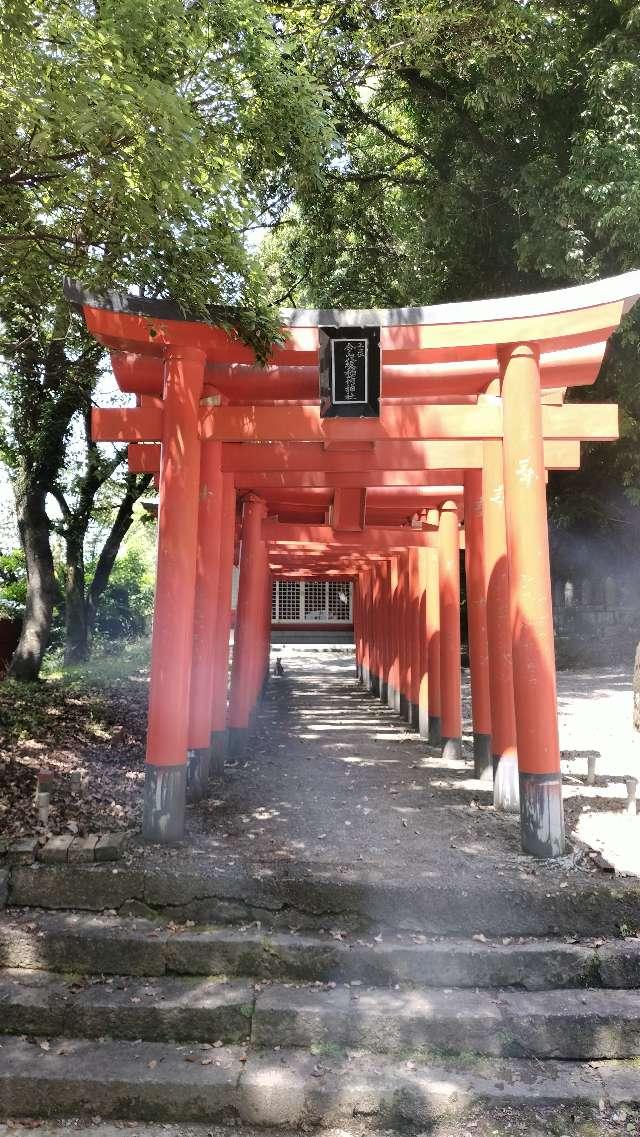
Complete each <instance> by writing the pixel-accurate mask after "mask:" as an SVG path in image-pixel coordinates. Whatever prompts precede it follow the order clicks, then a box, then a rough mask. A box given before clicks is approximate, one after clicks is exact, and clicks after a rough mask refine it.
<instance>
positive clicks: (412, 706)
mask: <svg viewBox="0 0 640 1137" xmlns="http://www.w3.org/2000/svg"><path fill="white" fill-rule="evenodd" d="M407 718H408V719H409V722H410V724H411V726H412V727H413V728H414V730H419V729H420V707H419V706H418V704H417V703H409V710H408V714H407Z"/></svg>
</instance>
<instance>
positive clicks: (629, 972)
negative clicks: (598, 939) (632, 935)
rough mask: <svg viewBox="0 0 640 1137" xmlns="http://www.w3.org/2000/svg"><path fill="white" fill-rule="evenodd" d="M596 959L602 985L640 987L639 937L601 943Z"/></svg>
mask: <svg viewBox="0 0 640 1137" xmlns="http://www.w3.org/2000/svg"><path fill="white" fill-rule="evenodd" d="M598 961H599V973H600V981H601V983H602V985H603V986H604V987H640V939H628V940H619V941H617V942H615V941H612V942H610V943H606V944H602V946H601V947H599V948H598Z"/></svg>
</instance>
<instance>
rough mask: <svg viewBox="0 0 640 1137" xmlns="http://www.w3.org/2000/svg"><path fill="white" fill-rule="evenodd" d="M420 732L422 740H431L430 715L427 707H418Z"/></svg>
mask: <svg viewBox="0 0 640 1137" xmlns="http://www.w3.org/2000/svg"><path fill="white" fill-rule="evenodd" d="M418 732H419V734H420V738H426V739H427V741H428V740H429V713H428V711H427V709H426V708H425V707H420V706H419V707H418Z"/></svg>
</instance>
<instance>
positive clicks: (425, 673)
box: [417, 549, 434, 739]
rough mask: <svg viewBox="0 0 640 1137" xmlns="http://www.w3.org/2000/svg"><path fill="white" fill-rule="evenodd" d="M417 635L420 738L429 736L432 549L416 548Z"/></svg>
mask: <svg viewBox="0 0 640 1137" xmlns="http://www.w3.org/2000/svg"><path fill="white" fill-rule="evenodd" d="M417 553H418V621H417V622H418V637H419V647H420V658H419V665H418V731H419V732H420V737H421V738H426V739H428V738H429V697H430V695H429V686H430V684H429V624H428V620H427V589H428V585H429V558H430V557H432V556H433V554H434V550H432V549H418V550H417Z"/></svg>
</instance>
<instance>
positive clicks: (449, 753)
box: [440, 738, 462, 762]
mask: <svg viewBox="0 0 640 1137" xmlns="http://www.w3.org/2000/svg"><path fill="white" fill-rule="evenodd" d="M440 745H441V746H442V757H443V758H446V759H447V761H453V762H456V761H457V760H458V759H459V758H461V757H462V740H461V739H460V738H442V739H441V741H440Z"/></svg>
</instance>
